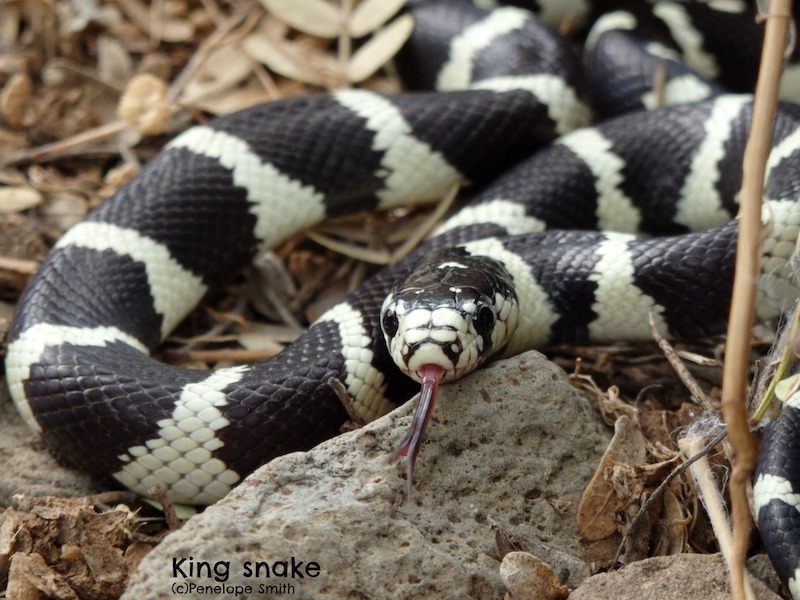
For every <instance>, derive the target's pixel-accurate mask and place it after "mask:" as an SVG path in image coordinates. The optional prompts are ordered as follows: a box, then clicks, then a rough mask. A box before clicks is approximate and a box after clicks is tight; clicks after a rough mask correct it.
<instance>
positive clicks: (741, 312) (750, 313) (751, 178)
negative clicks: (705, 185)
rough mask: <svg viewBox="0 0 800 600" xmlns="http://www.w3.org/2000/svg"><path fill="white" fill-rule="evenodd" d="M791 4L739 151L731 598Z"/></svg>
mask: <svg viewBox="0 0 800 600" xmlns="http://www.w3.org/2000/svg"><path fill="white" fill-rule="evenodd" d="M791 4H792V3H791V0H773V1H772V2H771V3H770V10H769V15H768V16H767V25H766V36H765V39H764V49H763V51H762V54H761V65H760V69H759V77H758V83H757V85H756V95H755V101H754V105H753V120H752V125H751V129H750V137H749V139H748V141H747V147H746V149H745V155H744V166H743V178H742V202H741V209H740V219H739V239H738V246H737V253H736V275H735V277H734V282H733V298H732V302H731V312H730V317H729V321H728V337H727V344H726V352H725V366H724V371H723V381H722V413H723V416H724V418H725V422H726V424H727V427H728V438H729V440H730V443H731V446H732V448H733V454H734V458H735V462H734V467H733V473H732V477H731V483H730V493H731V504H732V513H733V536H734V546H733V552H732V553H731V559H730V561H731V562H729V564H728V568H729V569H730V572H731V590H732V592H733V597H734V598H735V599H736V600H743V599H744V598H747V596H746V592H745V583H744V581H745V580H744V561H745V557H746V554H747V546H748V542H749V535H750V526H751V521H750V512H749V509H748V502H747V482H748V481H749V480H750V478H751V477H752V474H753V471H754V469H755V461H756V452H757V450H756V444H755V442H754V440H753V437H752V436H751V435H750V430H749V428H748V420H747V414H746V412H745V398H746V393H745V389H746V387H747V373H748V362H749V354H750V352H749V350H750V337H751V328H752V324H753V317H754V314H755V297H756V282H757V280H758V272H759V259H760V245H761V244H760V235H761V198H762V194H763V189H764V173H765V169H766V161H767V156H768V154H769V150H770V146H771V143H772V123H773V120H774V118H775V111H776V104H777V97H778V85H779V83H780V75H781V70H782V67H783V60H784V48H785V47H786V37H787V32H788V29H789V19H791Z"/></svg>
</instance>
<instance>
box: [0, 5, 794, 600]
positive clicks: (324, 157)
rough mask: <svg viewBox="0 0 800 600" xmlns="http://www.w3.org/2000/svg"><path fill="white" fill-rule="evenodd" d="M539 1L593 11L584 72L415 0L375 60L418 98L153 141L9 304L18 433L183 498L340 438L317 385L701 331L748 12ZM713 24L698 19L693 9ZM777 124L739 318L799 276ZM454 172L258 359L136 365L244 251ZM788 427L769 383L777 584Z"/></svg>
mask: <svg viewBox="0 0 800 600" xmlns="http://www.w3.org/2000/svg"><path fill="white" fill-rule="evenodd" d="M539 4H541V6H539V7H538V8H539V9H540V11H541V14H542V15H543V16H547V15H548V14H550V15H551V17H552V18H554V19H555V20H556V21H559V20H561V19H563V18H564V14H560V13H558V10H559V8H560V9H561V11H562V12H564V11H566V13H568V14H569V15H570V17H571V18H573V19H574V21H575V24H576V25H580V23H581V19H585V20H586V21H594V23H595V25H594V28H593V29H592V30H591V31H590V32H589V33H588V35H586V38H585V47H586V51H587V55H586V60H585V62H586V66H585V68H584V66H582V65H581V61H580V60H579V59H578V57H577V56H576V55H575V53H574V51H573V49H572V46H571V45H570V43H569V42H568V41H565V40H564V39H562V38H561V37H560V36H558V35H556V34H555V33H553V31H552V30H551V29H550V28H549V27H547V26H546V25H543V24H541V23H540V22H539V21H538V20H537V19H535V18H534V17H533V16H532V15H531V13H529V12H527V11H525V10H523V9H520V8H516V7H497V8H493V9H491V10H488V9H479V8H476V7H474V6H472V5H470V4H467V3H465V2H460V1H457V0H441V1H439V2H418V3H415V4H413V5H412V6H411V7H409V8H408V10H409V11H410V12H411V13H412V14H413V16H414V18H415V21H416V26H415V30H414V33H413V35H412V37H411V39H410V40H409V42H408V43H407V44H406V46H405V47H404V48H403V50H402V51H401V53H400V55H399V56H398V57H397V60H396V65H397V68H398V70H399V71H400V73H401V76H402V77H403V78H404V83H405V85H406V87H407V88H408V89H410V90H421V89H435V90H436V91H428V92H425V91H412V92H404V93H399V94H388V95H387V94H379V93H375V92H371V91H367V90H355V89H348V90H341V91H337V92H332V93H327V94H318V95H310V96H303V97H297V98H290V99H284V100H278V101H274V102H270V103H267V104H263V105H259V106H255V107H252V108H249V109H246V110H243V111H241V112H237V113H235V114H232V115H229V116H226V117H222V118H218V119H216V120H214V121H211V122H209V123H207V124H204V125H199V126H195V127H193V128H191V129H189V130H187V131H186V132H184V133H183V134H181V135H180V136H178V137H177V138H176V139H175V140H173V141H172V142H171V143H169V144H168V146H167V147H166V148H165V150H164V151H163V152H162V153H161V154H159V155H158V156H157V157H156V158H155V159H154V160H152V161H151V162H150V163H149V164H148V165H147V166H146V167H145V168H144V169H143V170H142V172H141V173H140V174H139V175H138V176H137V177H136V178H134V179H133V180H132V181H131V182H129V183H128V184H127V185H125V186H124V187H123V188H121V189H120V190H119V191H118V192H117V193H116V194H115V195H114V196H113V197H112V198H111V199H110V200H109V201H107V202H105V203H104V204H102V205H101V206H100V207H99V208H98V209H96V210H95V211H94V212H92V213H91V214H90V215H89V216H88V217H87V218H86V219H85V220H83V221H82V222H81V223H79V224H77V225H76V226H75V227H73V228H72V229H71V230H69V231H68V232H67V233H66V234H65V235H64V236H63V237H62V238H61V239H60V240H59V241H58V242H57V243H56V245H55V247H54V248H53V249H52V251H51V253H50V254H49V255H48V257H47V258H46V260H45V261H44V263H43V264H42V266H41V269H40V270H39V272H38V273H37V274H36V276H35V277H34V278H33V280H32V281H31V283H30V284H29V286H28V288H27V289H26V290H25V292H24V293H23V295H22V297H21V298H20V300H19V303H18V308H17V312H16V314H15V317H14V320H13V323H12V326H11V329H10V332H9V337H8V342H9V343H8V348H7V355H6V375H7V379H8V385H9V389H10V391H11V396H12V398H13V400H14V402H15V404H16V406H17V409H18V410H19V412H20V414H21V415H22V417H23V418H24V420H25V421H26V422H27V424H28V425H29V426H30V427H31V428H32V429H34V430H35V431H37V432H40V433H41V435H42V437H43V439H44V441H45V442H46V444H47V445H48V446H49V447H50V448H51V449H52V451H53V452H54V453H55V454H57V455H58V456H59V457H60V458H61V459H63V460H65V461H66V462H68V463H69V464H71V465H74V466H77V467H79V468H81V469H84V470H86V471H89V472H91V473H94V474H97V475H103V476H108V475H110V476H112V477H113V478H114V479H116V481H117V482H119V483H120V484H122V485H124V486H126V487H128V488H130V489H131V490H133V491H135V492H138V493H140V494H143V495H147V494H148V490H149V489H150V488H151V487H152V486H154V485H159V486H161V487H163V488H164V489H165V490H166V492H167V494H168V495H169V497H170V498H171V499H172V500H173V501H174V502H178V503H184V504H210V503H213V502H215V501H217V500H218V499H220V498H222V497H223V496H224V495H225V494H226V493H227V492H228V491H230V489H231V488H232V487H233V486H234V485H236V484H237V483H238V482H239V481H241V479H242V478H243V477H244V476H246V475H247V474H249V473H250V472H252V471H253V470H254V469H256V468H257V467H259V466H260V465H262V464H264V463H265V462H267V461H269V460H271V459H272V458H274V457H276V456H279V455H281V454H285V453H287V452H290V451H294V450H299V449H307V448H310V447H312V446H314V445H315V444H317V443H319V442H320V441H322V440H325V439H327V438H330V437H332V436H334V435H336V434H337V433H338V432H339V431H340V428H341V426H342V424H343V423H344V422H345V421H347V420H348V418H349V417H348V413H347V411H346V410H345V409H344V407H343V405H342V402H341V399H340V397H339V395H338V393H337V390H336V389H335V388H337V387H340V386H336V385H332V383H331V382H332V380H334V379H335V380H338V381H339V382H340V384H341V386H343V387H344V388H345V389H346V390H347V393H348V394H349V395H350V397H351V402H352V406H353V408H354V410H355V411H356V413H357V415H358V416H359V418H361V419H363V420H372V419H375V418H376V417H378V416H380V415H383V414H385V413H386V412H388V411H389V410H391V409H392V408H393V407H395V406H397V405H398V404H400V403H402V402H405V401H406V400H408V398H410V397H411V396H412V395H413V393H414V391H415V388H416V390H419V383H418V382H419V381H422V382H423V388H424V389H427V391H428V392H431V391H432V390H433V388H435V386H436V384H437V383H438V382H439V381H449V380H451V379H454V378H457V377H460V376H461V375H463V374H465V373H467V372H469V371H471V370H473V369H475V368H476V367H477V366H479V365H480V364H482V363H484V362H485V361H487V360H489V359H491V358H492V357H497V356H504V355H505V356H507V355H511V354H515V353H518V352H522V351H524V350H526V349H529V348H535V347H541V346H543V345H546V344H549V343H554V342H564V341H569V342H576V341H587V340H592V341H603V340H606V341H608V340H619V339H623V338H624V339H650V335H651V334H650V327H649V324H648V315H649V314H652V315H654V317H655V320H656V322H657V324H658V327H659V330H660V331H662V332H663V333H665V334H668V335H670V336H673V337H679V338H689V337H698V336H707V335H713V334H718V333H721V332H723V331H724V329H725V323H726V319H727V315H728V308H729V298H730V293H731V287H732V279H733V268H734V267H733V259H734V255H735V243H736V235H737V229H738V227H737V223H736V220H735V219H733V217H734V216H735V214H736V208H737V205H736V195H737V193H738V190H739V188H740V184H741V162H742V155H743V151H744V144H745V140H746V136H747V131H748V127H749V123H750V116H751V109H752V102H751V98H750V97H749V96H746V95H735V94H727V93H724V91H725V90H726V89H734V90H736V89H739V90H742V89H745V90H746V89H752V84H753V78H754V76H755V75H754V73H755V68H754V67H755V65H757V55H758V47H759V44H760V33H759V29H758V27H757V26H755V25H754V24H753V12H752V11H753V9H752V7H751V6H749V4H748V3H745V2H738V1H735V0H718V1H717V2H709V3H676V2H655V3H652V4H647V5H646V6H645V3H632V4H631V5H630V6H629V7H628V10H626V11H609V10H607V9H597V11H596V12H592V10H586V11H578V9H577V8H575V6H578V7H584V4H585V3H583V2H577V3H575V5H573V4H570V3H553V4H545V3H541V2H540V3H539ZM576 11H578V12H576ZM600 13H603V14H602V15H601V14H600ZM716 19H722V22H723V25H722V26H719V25H716V26H711V27H706V28H704V29H702V31H704V32H708V33H700V31H701V29H698V28H696V26H695V24H696V23H701V24H702V23H703V22H704V21H708V22H709V23H714V22H717V21H715V20H716ZM642 31H647V32H648V33H647V35H648V38H647V39H643V38H642V37H641V36H642V33H641V32H642ZM745 36H747V37H748V39H749V38H752V39H754V40H755V41H754V43H753V44H751V45H747V44H744V43H742V40H744V39H745ZM723 50H724V51H723ZM733 52H739V53H740V54H739V55H735V56H730V55H731V53H733ZM726 56H727V57H728V58H729V59H730V61H731V63H732V68H731V66H730V65H729V66H727V67H726V66H725V65H724V64H723V61H724V57H726ZM657 72H658V73H660V75H663V77H664V78H663V89H662V93H661V94H660V96H659V95H657V94H655V93H654V92H653V79H654V77H655V76H656V73H657ZM793 77H794V71H793V70H791V69H789V71H788V72H787V76H786V78H785V80H786V81H787V82H788V83H787V84H786V85H785V90H784V91H785V97H786V98H787V99H789V100H793V99H795V97H794V96H793V95H792V94H793V92H795V91H796V90H795V88H794V87H793V86H792V85H791V80H792V78H793ZM712 78H713V80H714V82H712ZM586 98H591V100H592V102H591V103H592V105H593V107H594V111H595V116H596V119H597V120H598V121H599V124H597V125H594V126H589V125H590V122H591V118H592V117H591V109H590V108H589V105H588V104H587V103H586V102H585V99H586ZM659 103H666V104H674V106H663V107H656V105H657V104H659ZM798 126H800V107H797V106H795V105H793V104H782V105H781V107H780V109H779V112H778V116H777V120H776V123H775V131H774V140H773V148H772V151H771V154H770V158H769V164H768V178H767V183H766V190H765V194H766V198H767V200H768V201H767V204H766V209H765V219H767V220H768V222H769V228H768V231H769V236H768V237H767V238H766V239H765V240H764V243H763V252H762V258H763V260H762V274H761V277H760V280H759V286H758V294H759V303H758V317H759V318H760V319H762V320H770V319H775V318H777V317H779V316H780V315H781V314H782V313H783V312H784V311H785V309H786V307H788V306H791V304H792V303H793V302H794V301H795V300H796V298H797V296H798V291H799V290H798V285H797V283H796V282H795V281H794V280H793V279H792V270H791V265H790V261H789V257H790V256H791V255H792V252H793V250H794V247H795V240H796V238H797V234H798V232H799V231H800V205H798V203H797V198H798V195H800V178H799V177H798V176H797V173H798V172H800V152H798V151H797V150H798V148H800V127H798ZM456 185H461V186H463V187H465V188H466V187H467V186H469V189H471V190H474V191H473V194H472V199H471V200H470V202H469V203H468V204H467V205H466V206H465V207H464V208H463V209H462V210H461V211H460V212H457V213H455V214H454V215H453V216H452V217H451V218H450V219H449V220H447V221H446V222H445V223H444V224H442V225H441V226H440V227H439V229H438V230H437V231H436V232H435V233H434V235H433V236H432V237H431V238H430V239H429V240H428V241H427V242H425V243H424V244H423V245H422V246H421V247H420V248H419V249H417V250H416V251H414V252H413V253H411V255H409V256H408V257H406V258H405V259H403V260H401V261H399V262H398V263H397V264H395V265H393V266H391V267H389V268H387V269H385V270H383V271H381V272H379V273H378V274H377V275H375V276H374V277H372V278H371V279H369V280H368V281H367V282H366V283H365V284H363V285H362V286H361V287H359V288H358V289H357V290H356V291H355V292H353V293H352V294H350V295H349V296H348V297H347V298H346V299H345V300H344V301H342V302H341V303H339V304H337V305H336V306H334V307H333V308H332V309H330V310H329V311H327V312H326V313H325V314H324V315H323V316H322V317H320V318H319V319H318V320H317V321H316V322H315V323H314V324H312V325H311V326H310V327H309V329H308V330H307V332H306V333H305V334H303V335H302V336H300V337H299V339H297V340H296V341H295V342H293V343H292V344H291V345H289V346H288V347H287V348H286V349H285V350H284V351H283V352H282V353H280V354H279V355H277V356H276V357H274V358H273V359H271V360H269V361H265V362H261V363H256V364H252V365H246V366H236V367H230V368H223V369H219V370H216V371H213V372H209V371H203V370H193V369H185V368H179V367H173V366H167V365H164V364H162V363H160V362H158V361H156V360H154V359H152V358H150V356H149V354H150V352H151V351H153V350H154V349H156V348H157V347H158V345H159V344H160V342H161V341H162V340H163V339H164V338H165V337H166V336H167V335H168V334H169V332H170V331H172V329H173V328H174V327H175V326H176V325H177V324H178V323H179V322H180V321H181V320H182V319H183V318H184V317H185V316H186V315H187V314H188V313H189V312H190V311H191V310H192V309H193V308H194V307H195V306H196V305H197V304H198V303H199V301H200V300H201V299H202V298H203V297H204V296H205V295H206V293H207V292H208V291H209V290H213V289H216V288H219V287H220V286H222V285H225V284H226V283H227V282H230V281H231V279H232V277H233V276H235V275H236V271H237V269H240V268H242V267H244V266H245V265H247V264H248V263H250V262H251V261H252V259H253V258H254V256H255V254H256V253H257V252H258V251H259V250H261V249H264V248H271V247H273V246H275V245H276V244H278V243H280V242H281V241H282V240H285V239H286V238H288V237H289V236H291V235H293V234H295V233H296V232H298V231H301V230H303V229H305V228H308V227H310V226H312V225H314V224H317V223H319V222H321V221H322V220H324V219H326V218H329V217H333V216H338V215H343V214H347V213H350V212H354V211H359V210H365V209H387V208H392V207H397V206H402V205H406V204H409V203H412V202H413V203H422V202H432V201H436V200H438V199H440V198H441V197H443V196H444V195H445V194H446V193H447V192H448V191H449V190H450V189H452V188H453V187H454V186H456ZM642 234H645V235H646V237H642ZM382 308H383V311H381V309H382ZM398 365H400V366H398ZM429 416H430V407H427V408H426V409H423V410H421V411H418V413H417V415H416V416H415V426H414V428H412V430H410V432H409V436H408V437H407V439H406V440H405V441H404V443H403V445H402V446H401V448H400V450H399V452H400V453H406V452H407V453H409V455H410V456H409V460H408V461H407V463H408V464H409V465H413V459H414V458H415V455H416V452H417V450H418V447H419V438H420V437H421V434H422V431H423V430H424V427H425V425H426V424H427V418H428V417H429ZM798 420H800V401H797V400H790V401H788V402H787V403H786V404H785V407H784V410H783V413H782V416H781V418H780V419H779V420H778V421H777V422H776V423H775V424H773V425H772V426H771V427H769V428H768V430H767V434H766V437H765V442H764V450H763V452H762V456H761V459H760V463H759V470H758V475H757V481H756V485H755V504H756V512H757V517H758V523H759V528H760V531H761V534H762V537H763V539H764V543H765V546H766V547H767V549H768V552H769V553H770V556H771V558H772V560H773V563H774V564H775V566H776V569H777V570H778V572H779V574H780V575H781V577H782V578H783V579H784V581H786V582H787V583H788V586H789V588H790V591H791V592H792V594H793V595H794V596H795V597H796V598H800V570H799V569H800V545H798V539H799V536H800V473H798V468H800V467H798V465H800V460H798V459H800V456H796V455H797V450H794V448H796V447H798V444H799V443H800V422H797V421H798ZM409 481H410V474H409Z"/></svg>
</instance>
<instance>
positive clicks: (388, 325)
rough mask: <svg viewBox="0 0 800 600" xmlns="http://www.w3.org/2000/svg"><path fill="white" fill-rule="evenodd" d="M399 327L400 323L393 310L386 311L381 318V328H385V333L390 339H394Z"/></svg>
mask: <svg viewBox="0 0 800 600" xmlns="http://www.w3.org/2000/svg"><path fill="white" fill-rule="evenodd" d="M399 327H400V321H399V320H398V318H397V313H396V312H394V311H393V310H392V309H391V308H387V309H386V310H384V311H383V316H382V317H381V328H383V333H385V334H386V335H387V336H389V337H394V335H395V334H396V333H397V330H398V328H399Z"/></svg>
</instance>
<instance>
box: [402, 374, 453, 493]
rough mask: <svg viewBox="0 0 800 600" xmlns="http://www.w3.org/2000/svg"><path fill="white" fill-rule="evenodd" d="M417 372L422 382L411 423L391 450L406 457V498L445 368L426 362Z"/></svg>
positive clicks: (409, 491)
mask: <svg viewBox="0 0 800 600" xmlns="http://www.w3.org/2000/svg"><path fill="white" fill-rule="evenodd" d="M417 372H418V373H419V374H420V376H421V377H420V379H421V383H422V385H421V388H420V392H419V401H418V402H417V408H416V410H415V411H414V417H413V418H412V419H411V425H410V426H409V428H408V431H407V432H406V435H405V437H404V438H403V441H402V442H400V445H399V446H398V447H397V448H396V449H395V450H394V452H392V458H398V457H400V456H405V457H406V499H409V498H410V497H411V487H412V485H413V479H414V464H415V463H416V462H417V455H418V454H419V449H420V445H421V444H422V438H423V437H424V436H425V430H426V429H427V428H428V422H429V421H430V419H431V414H433V407H434V406H435V405H436V395H437V392H438V389H439V382H440V381H441V379H442V376H443V375H444V373H445V370H444V369H443V368H442V367H440V366H439V365H435V364H428V365H423V366H422V367H420V368H419V369H418V370H417Z"/></svg>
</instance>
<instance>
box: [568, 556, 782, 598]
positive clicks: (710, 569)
mask: <svg viewBox="0 0 800 600" xmlns="http://www.w3.org/2000/svg"><path fill="white" fill-rule="evenodd" d="M748 579H749V581H750V585H751V587H752V589H753V594H754V597H755V598H756V600H779V598H780V596H778V595H777V594H775V592H773V591H771V590H770V589H769V588H768V587H767V586H766V585H765V584H764V583H762V582H761V581H758V580H757V579H756V578H755V577H753V576H752V575H748ZM670 598H676V599H677V598H680V600H729V599H730V598H731V588H730V582H729V579H728V569H727V568H726V566H725V561H724V560H723V558H722V556H721V555H719V554H714V555H707V554H676V555H673V556H656V557H654V558H646V559H644V560H640V561H637V562H635V563H631V564H630V565H628V566H627V567H625V568H623V569H620V570H619V571H613V572H610V573H598V574H597V575H593V576H592V577H590V578H588V579H587V580H586V581H585V582H584V583H583V584H582V585H581V586H580V587H579V588H578V589H576V590H574V591H573V592H572V594H570V596H569V600H668V599H670Z"/></svg>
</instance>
